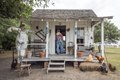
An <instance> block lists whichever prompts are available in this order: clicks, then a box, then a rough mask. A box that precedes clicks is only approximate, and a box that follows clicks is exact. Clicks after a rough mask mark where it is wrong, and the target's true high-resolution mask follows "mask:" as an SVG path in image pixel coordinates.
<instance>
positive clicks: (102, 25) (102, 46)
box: [101, 19, 104, 56]
mask: <svg viewBox="0 0 120 80" xmlns="http://www.w3.org/2000/svg"><path fill="white" fill-rule="evenodd" d="M101 54H102V56H104V19H102V21H101Z"/></svg>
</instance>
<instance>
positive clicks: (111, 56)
mask: <svg viewBox="0 0 120 80" xmlns="http://www.w3.org/2000/svg"><path fill="white" fill-rule="evenodd" d="M105 54H106V57H107V60H108V62H109V63H111V64H112V65H114V66H116V67H117V69H118V70H120V47H119V48H116V47H105Z"/></svg>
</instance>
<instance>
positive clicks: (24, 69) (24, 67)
mask: <svg viewBox="0 0 120 80" xmlns="http://www.w3.org/2000/svg"><path fill="white" fill-rule="evenodd" d="M18 72H19V73H18V74H19V76H21V75H22V74H23V73H27V74H28V75H30V73H31V64H21V65H20V67H19V70H18Z"/></svg>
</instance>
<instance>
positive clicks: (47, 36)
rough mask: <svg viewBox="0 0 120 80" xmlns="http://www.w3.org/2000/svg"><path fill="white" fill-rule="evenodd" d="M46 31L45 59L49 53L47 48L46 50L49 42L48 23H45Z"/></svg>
mask: <svg viewBox="0 0 120 80" xmlns="http://www.w3.org/2000/svg"><path fill="white" fill-rule="evenodd" d="M46 29H47V30H46V31H47V34H46V58H48V52H49V50H48V49H49V48H48V41H49V22H48V21H47V22H46Z"/></svg>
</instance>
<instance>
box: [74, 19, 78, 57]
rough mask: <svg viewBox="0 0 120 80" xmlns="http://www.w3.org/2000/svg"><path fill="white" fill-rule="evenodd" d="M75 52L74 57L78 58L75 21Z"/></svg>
mask: <svg viewBox="0 0 120 80" xmlns="http://www.w3.org/2000/svg"><path fill="white" fill-rule="evenodd" d="M74 32H75V37H74V38H75V50H74V57H75V58H77V21H75V31H74Z"/></svg>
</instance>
